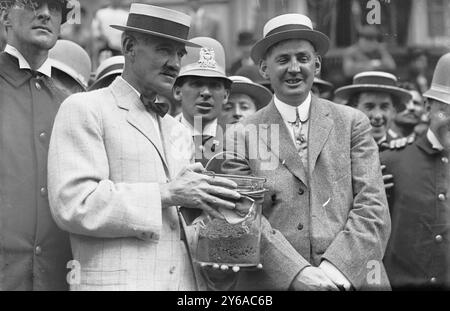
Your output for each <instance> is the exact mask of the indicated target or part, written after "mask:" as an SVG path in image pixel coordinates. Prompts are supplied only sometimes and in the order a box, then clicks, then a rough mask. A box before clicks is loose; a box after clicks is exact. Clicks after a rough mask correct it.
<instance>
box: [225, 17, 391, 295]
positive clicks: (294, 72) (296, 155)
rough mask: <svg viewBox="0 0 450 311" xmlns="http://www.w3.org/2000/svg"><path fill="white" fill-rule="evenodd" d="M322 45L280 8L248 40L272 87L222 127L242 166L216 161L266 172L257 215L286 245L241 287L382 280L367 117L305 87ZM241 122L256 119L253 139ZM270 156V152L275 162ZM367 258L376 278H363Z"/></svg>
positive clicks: (379, 284)
mask: <svg viewBox="0 0 450 311" xmlns="http://www.w3.org/2000/svg"><path fill="white" fill-rule="evenodd" d="M328 46H329V40H328V38H327V37H326V36H325V35H324V34H322V33H320V32H317V31H315V30H313V28H312V22H311V20H310V19H309V18H308V17H306V16H304V15H301V14H285V15H281V16H278V17H275V18H273V19H271V20H269V21H268V22H267V23H266V25H265V27H264V38H263V39H262V40H260V41H258V42H257V43H256V45H255V46H254V47H253V49H252V57H253V59H254V60H255V63H258V64H259V66H260V71H261V73H262V75H263V76H264V77H266V78H269V79H270V81H271V85H272V87H273V89H274V91H275V94H274V98H273V100H272V102H271V103H270V104H269V105H268V106H266V107H265V108H263V109H261V110H259V111H258V112H256V113H255V114H254V115H253V116H251V117H249V118H247V119H245V120H244V121H243V122H242V125H240V126H239V125H236V128H235V131H232V130H231V129H230V130H228V131H227V135H226V137H227V139H233V140H234V142H235V144H236V150H245V153H246V157H247V160H248V161H249V163H250V167H248V166H245V165H244V164H243V163H240V162H238V161H236V160H235V161H229V163H228V166H227V165H226V164H227V163H225V164H224V166H225V167H226V168H227V171H228V172H230V173H232V172H233V173H236V174H255V175H256V176H262V177H265V178H266V179H267V182H266V184H265V186H266V188H268V189H269V192H268V193H267V194H266V196H265V201H264V208H263V214H264V216H265V217H267V219H268V220H269V222H270V224H271V225H272V227H273V232H272V234H273V236H276V235H281V236H282V237H284V239H285V240H287V241H288V242H289V243H288V245H289V247H290V249H291V252H290V256H286V255H283V256H281V255H277V254H276V253H271V255H270V256H269V255H268V254H265V255H264V256H263V262H262V264H263V266H264V269H263V270H262V271H259V272H248V273H249V275H248V276H247V277H243V278H241V279H240V281H242V282H241V284H240V286H242V288H245V287H249V288H258V289H259V288H264V289H288V288H290V289H294V290H338V289H341V290H350V289H352V288H354V289H357V290H360V289H367V288H382V289H386V288H389V282H388V280H387V276H386V273H385V271H384V267H383V264H382V258H383V255H384V250H385V247H386V244H387V240H388V238H389V233H390V218H389V212H388V208H387V203H386V194H385V191H384V188H383V181H382V177H381V172H380V165H379V159H378V149H377V146H376V144H375V142H374V140H373V139H372V137H371V135H370V123H369V121H368V119H367V117H366V116H365V115H364V114H363V113H361V112H360V111H358V110H356V109H352V108H349V107H345V106H342V105H336V104H334V103H332V102H329V101H326V100H323V99H320V98H317V97H316V96H313V95H311V87H312V84H313V80H314V76H315V75H317V74H319V72H320V67H321V62H320V60H321V57H320V56H321V55H324V54H325V52H326V51H327V49H328ZM246 125H251V126H249V130H250V129H255V126H256V128H257V134H258V135H257V136H256V137H257V139H255V138H254V137H255V135H254V134H253V133H251V132H250V131H249V132H247V130H246V127H245V126H246ZM226 145H227V146H228V142H227V144H226ZM270 156H271V157H274V156H275V157H276V159H278V161H277V162H276V163H275V166H273V165H272V162H270V163H268V162H267V160H266V159H268V158H270ZM265 249H266V250H268V249H270V248H267V247H265ZM263 252H264V250H263ZM286 253H288V252H286V251H285V252H284V254H286ZM280 254H281V253H280ZM373 265H376V266H377V273H378V274H377V277H376V279H374V278H373V277H372V278H371V277H370V275H371V274H370V272H371V270H370V269H371V267H373ZM246 273H247V272H246Z"/></svg>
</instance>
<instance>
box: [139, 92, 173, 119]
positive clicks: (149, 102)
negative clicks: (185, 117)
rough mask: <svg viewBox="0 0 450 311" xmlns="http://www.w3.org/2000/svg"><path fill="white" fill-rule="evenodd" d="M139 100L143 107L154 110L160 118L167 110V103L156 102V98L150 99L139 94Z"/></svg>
mask: <svg viewBox="0 0 450 311" xmlns="http://www.w3.org/2000/svg"><path fill="white" fill-rule="evenodd" d="M141 101H142V103H143V104H144V107H145V109H147V111H149V112H154V113H156V114H157V115H159V116H160V117H161V118H164V116H165V115H166V114H167V112H169V104H167V103H164V102H156V99H150V98H148V97H145V96H144V95H141Z"/></svg>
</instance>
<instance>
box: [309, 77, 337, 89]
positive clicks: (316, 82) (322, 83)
mask: <svg viewBox="0 0 450 311" xmlns="http://www.w3.org/2000/svg"><path fill="white" fill-rule="evenodd" d="M313 85H317V86H318V87H319V90H320V92H327V91H332V90H333V88H334V86H333V84H332V83H330V82H328V81H325V80H322V79H320V78H317V77H314V82H313Z"/></svg>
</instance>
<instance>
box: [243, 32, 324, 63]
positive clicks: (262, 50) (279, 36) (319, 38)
mask: <svg viewBox="0 0 450 311" xmlns="http://www.w3.org/2000/svg"><path fill="white" fill-rule="evenodd" d="M289 39H302V40H306V41H309V42H311V44H312V45H313V46H314V48H315V49H316V51H317V53H318V54H319V55H321V56H324V55H325V54H326V53H327V51H328V49H329V47H330V40H329V39H328V37H327V36H326V35H325V34H323V33H321V32H318V31H315V30H310V29H297V30H286V31H281V32H276V33H274V34H271V35H268V36H267V37H265V38H264V39H261V40H259V41H258V42H257V43H256V44H255V45H254V46H253V48H252V51H251V57H252V59H253V61H254V62H255V64H258V63H259V62H260V60H261V59H263V58H264V55H265V54H266V52H267V50H268V49H269V48H270V47H271V46H272V45H274V44H276V43H278V42H280V41H283V40H289Z"/></svg>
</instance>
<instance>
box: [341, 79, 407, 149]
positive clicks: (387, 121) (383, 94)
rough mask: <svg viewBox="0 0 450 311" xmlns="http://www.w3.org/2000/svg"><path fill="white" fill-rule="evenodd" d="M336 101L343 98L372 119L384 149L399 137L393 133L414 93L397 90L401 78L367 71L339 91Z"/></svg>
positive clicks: (375, 132)
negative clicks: (399, 116)
mask: <svg viewBox="0 0 450 311" xmlns="http://www.w3.org/2000/svg"><path fill="white" fill-rule="evenodd" d="M334 94H335V98H340V99H343V100H345V101H346V102H347V105H348V106H350V107H353V108H356V109H358V110H360V111H362V112H363V113H364V114H365V115H366V116H367V117H368V118H369V120H370V125H371V134H372V137H373V138H374V139H375V141H376V143H377V145H378V146H379V148H380V149H383V148H384V147H385V146H387V147H388V146H389V143H390V141H391V140H393V139H395V138H397V135H396V133H394V132H393V131H390V128H391V124H392V122H393V121H394V119H395V116H396V115H397V113H399V112H401V111H403V110H404V109H405V103H407V102H408V101H410V100H411V98H412V96H411V94H410V93H409V92H408V91H407V90H404V89H401V88H399V87H397V78H396V77H395V76H394V75H392V74H390V73H387V72H381V71H367V72H362V73H359V74H357V75H356V76H355V77H354V78H353V84H352V85H347V86H343V87H341V88H339V89H337V90H336V91H335V93H334Z"/></svg>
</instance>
